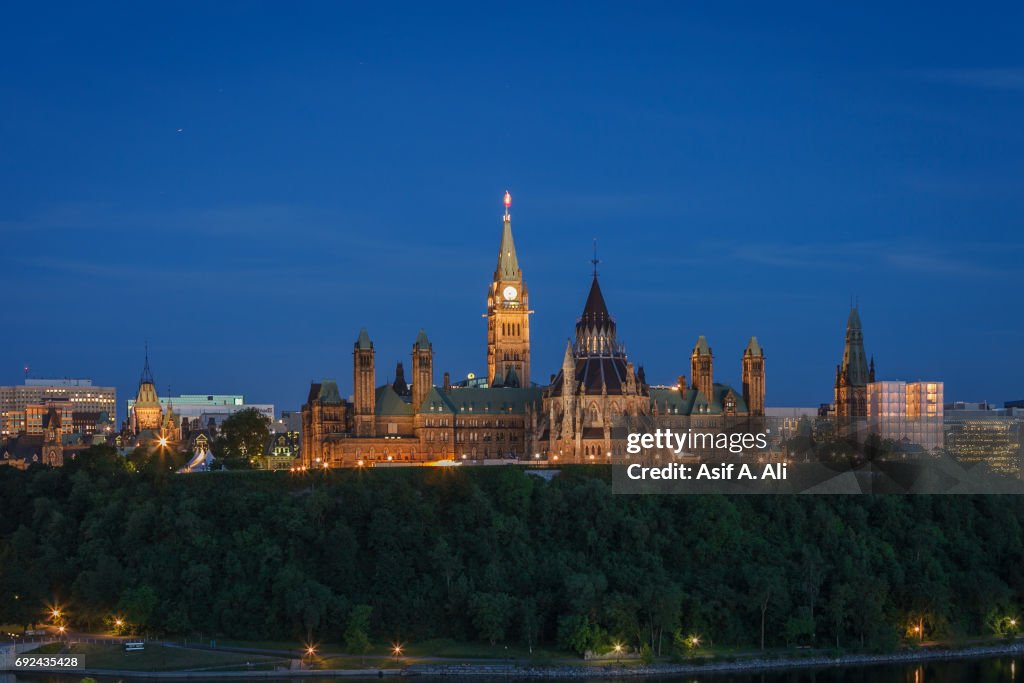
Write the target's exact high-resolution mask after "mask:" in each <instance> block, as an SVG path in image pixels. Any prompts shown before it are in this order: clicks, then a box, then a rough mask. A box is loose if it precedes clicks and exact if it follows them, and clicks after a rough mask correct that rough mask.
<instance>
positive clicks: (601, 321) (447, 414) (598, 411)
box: [301, 192, 765, 468]
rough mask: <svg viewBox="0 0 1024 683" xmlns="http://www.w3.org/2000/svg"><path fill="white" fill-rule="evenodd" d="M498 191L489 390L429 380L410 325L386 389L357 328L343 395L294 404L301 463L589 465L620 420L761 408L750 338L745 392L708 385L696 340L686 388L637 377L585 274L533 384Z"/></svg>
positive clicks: (327, 384)
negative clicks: (571, 320)
mask: <svg viewBox="0 0 1024 683" xmlns="http://www.w3.org/2000/svg"><path fill="white" fill-rule="evenodd" d="M510 205H511V197H510V196H509V194H508V193H507V192H506V193H505V215H504V221H503V225H502V232H501V241H500V247H499V251H498V262H497V267H496V268H495V271H494V276H493V278H492V281H491V284H490V286H489V288H488V291H487V315H486V317H487V383H486V384H487V386H485V387H471V386H465V387H459V386H453V385H452V384H451V383H450V381H449V379H448V373H444V381H443V383H442V385H441V386H435V384H434V367H433V356H434V352H433V346H432V345H431V343H430V340H429V339H428V338H427V335H426V333H425V332H424V331H422V330H420V333H419V335H418V336H417V337H416V340H415V342H414V343H413V345H412V350H411V361H412V365H411V367H412V385H411V387H410V386H408V385H406V383H405V377H404V369H403V368H402V365H401V364H399V366H398V368H397V369H396V379H395V382H394V383H392V384H387V383H385V384H383V385H380V386H378V385H377V378H376V357H375V351H374V346H373V341H372V340H371V339H370V336H369V334H368V333H367V331H366V330H365V329H363V330H361V331H360V333H359V336H358V337H357V339H356V341H355V343H354V344H353V350H352V380H353V381H352V387H353V391H352V398H351V400H346V399H344V398H342V395H341V392H340V390H339V388H338V383H337V382H336V381H335V380H332V379H325V380H322V381H320V382H314V383H313V384H312V385H311V386H310V390H309V396H308V398H307V401H306V403H305V404H304V405H303V406H302V447H301V453H302V456H301V457H302V463H303V466H304V467H308V468H316V467H358V466H371V465H382V464H401V463H422V462H436V461H441V460H455V461H482V460H488V459H498V458H504V459H522V460H529V459H537V458H547V459H551V460H559V461H562V462H599V461H602V460H605V461H606V460H607V459H609V458H611V457H613V456H614V455H616V454H620V453H622V452H623V451H624V446H625V442H624V438H625V435H624V434H622V433H620V432H621V430H620V429H617V428H616V426H617V425H618V424H620V423H618V422H617V418H619V417H626V416H629V417H640V416H666V415H672V416H675V417H679V418H683V419H686V418H692V417H696V418H697V419H699V420H700V421H701V423H702V424H703V423H704V422H705V421H709V422H710V421H713V419H715V418H717V417H728V416H737V417H743V416H756V415H763V414H764V391H765V389H764V387H765V380H764V352H763V350H762V349H761V346H760V345H759V344H758V342H757V339H756V338H754V337H751V339H750V342H749V344H748V345H747V348H746V350H745V351H744V352H743V354H742V378H743V389H742V391H736V390H734V389H733V388H732V387H730V386H728V385H725V384H719V383H716V382H714V377H713V356H712V353H711V348H710V346H708V343H707V341H706V340H705V339H704V337H700V338H699V339H698V341H697V345H696V347H695V348H694V350H693V353H692V355H691V377H692V378H693V381H692V384H688V383H687V382H686V378H685V376H681V377H680V378H679V381H678V382H677V383H676V384H675V385H673V386H671V387H654V386H650V385H648V384H647V381H646V378H645V376H644V370H643V368H642V367H640V368H636V367H634V365H633V363H631V362H630V361H629V359H628V358H627V356H626V350H625V346H624V345H623V344H622V343H621V342H620V341H619V340H618V337H617V329H616V324H615V320H614V319H613V318H612V316H611V314H610V313H609V312H608V307H607V305H606V304H605V300H604V295H603V294H602V292H601V287H600V285H599V283H598V275H597V271H596V261H595V271H594V276H593V281H592V282H591V286H590V293H589V295H588V296H587V300H586V303H585V305H584V307H583V314H582V315H581V316H580V318H579V320H578V321H577V323H576V338H575V342H572V341H570V342H569V343H568V344H567V345H566V350H565V355H564V358H563V361H562V367H561V369H560V370H559V372H558V374H557V375H553V376H552V378H551V382H550V384H549V385H547V386H538V385H537V384H536V383H534V382H532V381H531V367H530V361H531V357H530V314H531V313H532V312H533V311H531V310H530V307H529V294H528V289H527V286H526V282H525V281H524V279H523V272H522V270H521V268H520V265H519V259H518V256H517V254H516V248H515V243H514V240H513V236H512V219H511V216H510V214H509V206H510Z"/></svg>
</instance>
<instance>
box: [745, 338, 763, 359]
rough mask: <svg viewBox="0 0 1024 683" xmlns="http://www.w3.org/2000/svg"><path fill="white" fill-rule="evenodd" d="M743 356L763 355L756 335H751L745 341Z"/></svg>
mask: <svg viewBox="0 0 1024 683" xmlns="http://www.w3.org/2000/svg"><path fill="white" fill-rule="evenodd" d="M743 355H745V356H763V355H764V351H763V350H762V349H761V345H760V344H758V343H757V337H751V338H750V341H749V342H748V343H747V349H746V351H744V352H743Z"/></svg>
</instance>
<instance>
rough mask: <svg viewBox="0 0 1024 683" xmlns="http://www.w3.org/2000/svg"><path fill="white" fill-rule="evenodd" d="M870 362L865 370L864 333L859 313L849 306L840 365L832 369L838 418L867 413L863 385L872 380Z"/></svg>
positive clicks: (872, 372)
mask: <svg viewBox="0 0 1024 683" xmlns="http://www.w3.org/2000/svg"><path fill="white" fill-rule="evenodd" d="M874 369H875V364H874V359H872V361H871V368H870V369H869V368H868V362H867V354H865V353H864V330H863V329H862V328H861V324H860V311H859V310H857V307H856V306H851V307H850V317H849V318H847V320H846V344H845V346H844V347H843V362H842V364H841V365H838V366H836V386H835V399H836V415H837V416H838V417H865V416H866V415H867V414H868V405H867V400H868V399H867V391H868V390H867V385H868V382H870V381H873V380H874V374H875V372H874Z"/></svg>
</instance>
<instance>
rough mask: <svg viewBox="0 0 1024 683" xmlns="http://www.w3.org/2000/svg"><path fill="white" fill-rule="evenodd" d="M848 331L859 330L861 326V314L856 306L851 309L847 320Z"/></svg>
mask: <svg viewBox="0 0 1024 683" xmlns="http://www.w3.org/2000/svg"><path fill="white" fill-rule="evenodd" d="M846 329H848V330H859V329H861V326H860V313H859V312H858V311H857V307H856V306H851V307H850V317H849V318H847V319H846Z"/></svg>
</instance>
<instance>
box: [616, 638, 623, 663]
mask: <svg viewBox="0 0 1024 683" xmlns="http://www.w3.org/2000/svg"><path fill="white" fill-rule="evenodd" d="M621 661H622V643H615V663H616V664H618V663H619V662H621Z"/></svg>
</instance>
